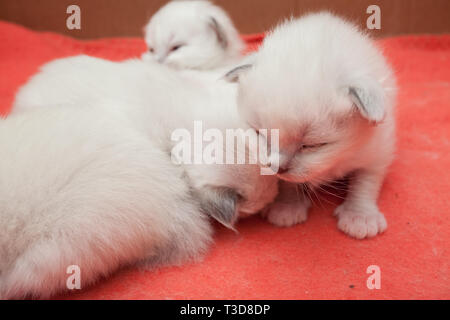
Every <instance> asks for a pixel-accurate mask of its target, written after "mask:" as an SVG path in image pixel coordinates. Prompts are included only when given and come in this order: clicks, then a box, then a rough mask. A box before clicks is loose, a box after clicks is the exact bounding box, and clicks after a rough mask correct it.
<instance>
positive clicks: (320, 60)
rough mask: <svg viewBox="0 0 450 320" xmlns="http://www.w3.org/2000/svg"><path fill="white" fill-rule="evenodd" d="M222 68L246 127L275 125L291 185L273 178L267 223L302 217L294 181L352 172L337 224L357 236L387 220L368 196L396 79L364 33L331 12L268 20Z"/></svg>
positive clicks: (390, 137)
mask: <svg viewBox="0 0 450 320" xmlns="http://www.w3.org/2000/svg"><path fill="white" fill-rule="evenodd" d="M227 77H228V78H229V79H230V80H237V79H238V81H239V96H238V105H239V108H240V111H241V114H242V116H243V118H244V119H245V120H246V121H247V122H248V123H249V124H250V125H251V126H252V127H253V128H255V129H258V128H268V129H270V128H280V152H279V155H278V156H279V157H280V170H279V171H278V177H279V178H280V179H282V180H283V181H286V182H287V183H288V184H291V185H290V186H289V185H288V184H286V183H284V184H283V185H282V186H281V191H280V199H278V200H279V201H277V202H276V203H275V204H273V206H272V208H271V210H270V211H269V212H268V219H269V220H270V221H271V222H273V223H275V224H277V225H282V226H288V225H292V224H295V223H298V222H302V221H304V220H306V217H307V211H308V209H309V207H310V202H309V200H308V199H307V198H305V197H303V196H300V197H299V198H297V192H296V191H295V190H293V189H292V188H295V184H304V185H307V186H309V187H310V188H318V187H319V186H321V185H323V184H325V185H326V184H328V183H330V182H331V181H333V180H335V179H339V178H342V177H345V176H349V175H350V185H349V189H348V194H347V198H346V200H345V201H344V203H342V204H341V205H340V206H339V207H338V208H337V209H336V211H335V215H336V216H337V219H338V228H339V229H340V230H342V231H343V232H345V233H347V234H348V235H350V236H352V237H356V238H359V239H362V238H365V237H373V236H375V235H376V234H378V233H381V232H383V231H384V230H385V229H386V226H387V224H386V220H385V218H384V215H383V214H382V213H381V212H380V211H379V209H378V206H377V204H376V201H377V198H378V194H379V190H380V187H381V185H382V182H383V178H384V176H385V173H386V170H387V168H388V166H389V165H390V163H391V161H392V158H393V153H394V147H395V146H394V145H395V119H394V101H395V95H396V86H395V79H394V75H393V73H392V71H391V69H390V68H389V66H388V65H387V63H386V61H385V59H384V57H383V55H382V53H381V52H380V50H379V49H378V48H377V47H376V45H375V44H374V43H373V42H372V41H371V40H370V39H369V38H368V37H367V36H365V35H364V34H363V33H362V32H360V31H358V29H357V28H356V27H355V26H354V25H353V24H350V23H348V22H346V21H344V20H342V19H340V18H338V17H335V16H333V15H331V14H329V13H318V14H311V15H307V16H305V17H303V18H300V19H295V20H290V21H288V22H285V23H284V24H282V25H280V26H279V27H278V28H276V29H275V30H274V31H273V32H271V33H270V34H269V35H268V36H267V38H266V39H265V41H264V43H263V45H262V47H261V49H260V51H259V52H258V53H257V54H256V56H255V63H254V64H253V66H250V65H247V66H241V67H240V68H237V69H235V70H233V71H231V72H229V73H228V75H227ZM286 189H287V190H286ZM289 189H290V190H289ZM299 194H301V191H300V193H299Z"/></svg>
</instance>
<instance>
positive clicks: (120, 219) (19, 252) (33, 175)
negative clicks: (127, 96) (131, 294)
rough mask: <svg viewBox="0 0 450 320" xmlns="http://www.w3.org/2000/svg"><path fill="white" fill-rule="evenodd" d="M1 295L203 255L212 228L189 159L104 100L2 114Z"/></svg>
mask: <svg viewBox="0 0 450 320" xmlns="http://www.w3.org/2000/svg"><path fill="white" fill-rule="evenodd" d="M0 153H1V154H2V155H7V156H3V157H1V158H0V176H1V177H2V178H1V180H0V234H1V237H0V256H1V259H0V297H1V298H23V297H26V296H33V297H44V298H45V297H49V296H50V295H52V294H54V293H56V292H58V291H63V290H64V289H66V280H67V278H68V276H69V275H68V274H67V273H66V270H67V268H68V267H69V266H71V265H77V266H79V267H80V269H81V284H82V287H86V286H88V285H89V284H91V283H92V282H93V281H95V280H97V279H98V278H99V277H101V276H106V275H108V274H110V273H111V272H112V271H115V270H116V269H117V268H119V267H122V266H127V265H130V264H133V263H136V262H139V261H141V262H142V263H146V264H148V265H150V266H152V267H153V266H158V265H161V264H178V263H181V262H184V261H186V260H188V259H195V258H198V257H199V256H200V255H201V254H202V253H203V252H205V251H206V249H207V246H208V244H209V243H210V241H211V234H212V230H211V227H210V225H209V222H208V219H207V216H206V215H205V214H204V213H203V212H202V210H201V203H200V202H199V201H198V200H197V199H196V198H195V197H194V196H193V195H192V192H191V187H190V186H189V185H188V184H187V183H186V179H185V177H184V173H183V170H182V168H181V167H176V166H174V165H173V164H172V163H171V160H170V156H169V155H168V154H167V153H165V152H163V151H161V150H159V148H157V147H156V146H155V145H154V144H152V143H151V142H150V141H149V140H148V139H147V137H145V136H143V135H142V134H141V133H139V132H138V131H136V130H134V129H133V128H132V127H131V126H130V124H129V123H128V122H127V121H124V120H123V119H120V118H117V117H114V116H112V115H110V114H108V113H105V112H104V111H103V110H102V109H97V108H90V109H86V108H79V109H70V110H69V109H64V108H42V109H40V110H37V111H33V112H28V113H23V114H18V115H12V116H11V117H9V118H7V119H4V120H1V121H0Z"/></svg>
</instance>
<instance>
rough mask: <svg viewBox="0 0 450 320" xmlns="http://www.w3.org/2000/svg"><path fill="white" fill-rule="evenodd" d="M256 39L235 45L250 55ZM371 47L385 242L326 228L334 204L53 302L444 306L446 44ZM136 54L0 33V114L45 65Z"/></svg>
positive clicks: (407, 40) (226, 234)
mask: <svg viewBox="0 0 450 320" xmlns="http://www.w3.org/2000/svg"><path fill="white" fill-rule="evenodd" d="M261 39H262V36H249V37H246V40H247V41H248V43H250V44H252V45H253V47H254V46H255V45H257V44H258V43H259V42H260V40H261ZM379 44H380V45H381V46H382V47H383V48H384V50H385V52H386V55H387V56H388V58H389V60H390V62H391V64H392V65H393V67H394V68H395V70H396V73H397V77H398V82H399V87H400V92H399V101H398V141H399V142H398V151H397V157H396V160H395V162H394V164H393V165H392V167H391V170H390V173H389V175H388V177H387V179H386V182H385V184H384V187H383V189H382V192H381V196H380V200H379V205H380V208H381V210H382V211H383V212H384V213H385V215H386V218H387V221H388V224H389V227H388V230H387V231H386V232H385V233H384V234H382V235H380V236H377V237H375V238H373V239H369V240H363V241H360V240H354V239H351V238H349V237H347V236H346V235H344V234H343V233H341V232H340V231H338V230H337V228H336V220H335V218H334V217H333V216H332V211H333V209H334V207H335V206H336V204H337V203H339V199H337V198H332V197H328V198H326V199H327V201H322V203H321V204H319V203H317V201H316V206H315V207H314V208H313V209H312V212H311V214H310V217H309V219H308V221H307V222H306V223H304V224H301V225H298V226H295V227H292V228H285V229H281V228H276V227H274V226H272V225H270V224H268V223H267V222H265V221H264V220H262V219H261V218H259V217H253V218H250V219H247V220H244V221H242V222H240V223H239V225H238V230H239V234H235V233H233V232H230V231H229V230H226V229H224V228H221V227H220V226H217V234H216V243H215V245H214V246H213V247H212V248H211V250H210V252H209V254H208V255H207V256H206V257H205V260H204V261H203V262H201V263H196V264H190V265H185V266H182V267H178V268H175V267H173V268H163V269H161V270H158V271H153V272H143V271H138V270H135V269H130V270H123V271H120V272H118V273H117V274H115V275H114V276H112V277H111V278H109V279H106V280H104V281H101V282H99V283H98V285H96V286H93V287H91V288H87V289H84V290H82V291H81V292H74V293H72V294H69V295H66V296H64V298H76V299H86V298H92V299H108V298H112V299H128V298H130V299H131V298H136V299H153V298H156V299H177V298H188V299H216V298H223V299H326V298H332V299H382V298H395V299H410V298H418V299H428V298H433V299H450V278H449V276H450V274H449V270H450V265H449V264H450V215H449V214H450V201H449V192H450V35H442V36H405V37H396V38H390V39H385V40H381V41H380V42H379ZM144 50H145V44H144V42H143V41H142V40H141V39H101V40H94V41H77V40H74V39H71V38H68V37H64V36H61V35H57V34H53V33H37V32H32V31H29V30H27V29H24V28H23V27H19V26H17V25H13V24H9V23H5V22H0V113H3V114H7V113H8V112H9V110H10V108H11V104H12V101H13V98H14V94H15V92H16V90H17V89H18V87H19V86H20V85H22V84H23V83H25V81H26V80H27V79H28V78H29V77H30V76H31V75H32V74H33V73H35V72H36V71H37V70H38V67H39V66H40V65H42V64H43V63H45V62H48V61H50V60H52V59H55V58H60V57H65V56H71V55H76V54H81V53H84V54H88V55H93V56H98V57H102V58H106V59H111V60H122V59H126V58H130V57H133V56H139V55H140V53H141V52H143V51H144ZM0 156H7V155H0ZM0 178H1V177H0ZM330 202H332V203H330ZM370 265H377V266H379V268H380V271H381V289H373V290H370V289H368V287H367V284H366V283H367V278H368V277H369V276H370V274H368V273H367V268H368V267H369V266H370Z"/></svg>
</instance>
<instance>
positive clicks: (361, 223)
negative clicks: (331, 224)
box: [334, 203, 387, 239]
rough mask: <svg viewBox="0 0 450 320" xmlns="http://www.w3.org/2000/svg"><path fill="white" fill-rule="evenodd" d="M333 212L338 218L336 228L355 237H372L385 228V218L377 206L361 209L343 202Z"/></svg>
mask: <svg viewBox="0 0 450 320" xmlns="http://www.w3.org/2000/svg"><path fill="white" fill-rule="evenodd" d="M334 214H335V215H336V216H337V218H338V225H337V226H338V229H339V230H341V231H343V232H345V233H346V234H348V235H349V236H351V237H354V238H357V239H364V238H371V237H374V236H376V235H377V234H378V233H382V232H383V231H384V230H386V228H387V222H386V219H385V218H384V215H383V214H382V213H381V212H380V211H379V210H378V208H377V207H370V208H364V209H363V210H361V208H356V209H355V208H352V206H349V205H348V204H347V205H346V204H345V203H344V204H341V205H340V206H339V207H337V208H336V210H335V212H334Z"/></svg>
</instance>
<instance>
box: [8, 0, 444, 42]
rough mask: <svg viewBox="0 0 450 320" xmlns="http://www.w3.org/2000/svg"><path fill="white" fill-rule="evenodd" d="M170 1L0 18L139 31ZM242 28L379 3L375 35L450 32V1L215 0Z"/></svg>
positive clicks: (35, 0) (35, 3)
mask: <svg viewBox="0 0 450 320" xmlns="http://www.w3.org/2000/svg"><path fill="white" fill-rule="evenodd" d="M166 2H167V0H0V19H2V20H7V21H12V22H16V23H19V24H22V25H24V26H26V27H29V28H32V29H35V30H46V31H56V32H59V33H63V34H66V35H70V36H73V37H77V38H85V39H86V38H98V37H117V36H141V35H142V27H143V25H144V24H145V23H146V21H147V20H148V19H149V18H150V16H151V15H152V14H153V13H154V12H155V11H156V10H157V9H158V8H159V7H160V6H161V5H163V4H164V3H166ZM214 2H215V3H217V4H218V5H220V6H222V7H223V8H225V9H226V10H227V11H228V12H229V13H230V15H231V17H232V19H233V20H234V21H235V23H236V26H237V27H238V29H239V30H240V31H241V33H256V32H261V31H265V30H267V29H269V28H270V27H271V26H273V25H274V24H276V23H277V22H278V21H280V20H281V19H283V18H284V17H287V16H290V15H291V14H293V15H300V14H302V13H304V12H308V11H315V10H319V9H328V10H331V11H333V12H336V13H339V14H342V15H344V16H346V17H348V18H350V19H352V20H353V21H356V22H359V23H360V24H361V25H362V26H365V21H366V19H367V17H368V14H367V13H366V8H367V7H368V6H369V5H371V4H376V5H378V6H380V8H381V30H375V31H373V35H375V36H389V35H397V34H408V33H448V32H450V0H379V1H376V0H278V1H276V0H217V1H214ZM71 4H77V5H79V6H80V8H81V30H68V29H67V28H66V18H67V17H68V14H66V8H67V6H69V5H71Z"/></svg>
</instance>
